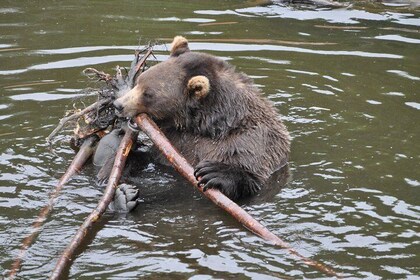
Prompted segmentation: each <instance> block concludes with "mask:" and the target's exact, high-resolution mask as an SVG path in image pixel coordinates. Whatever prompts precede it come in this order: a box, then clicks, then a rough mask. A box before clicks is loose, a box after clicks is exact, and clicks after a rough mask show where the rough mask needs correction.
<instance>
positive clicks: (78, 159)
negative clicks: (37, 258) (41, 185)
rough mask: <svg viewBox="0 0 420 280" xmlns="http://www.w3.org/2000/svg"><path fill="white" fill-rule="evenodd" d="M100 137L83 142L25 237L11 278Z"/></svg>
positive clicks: (10, 274)
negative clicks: (65, 187) (64, 187)
mask: <svg viewBox="0 0 420 280" xmlns="http://www.w3.org/2000/svg"><path fill="white" fill-rule="evenodd" d="M98 139H99V138H98V137H97V136H96V135H92V136H91V137H89V138H87V139H86V140H85V141H84V142H83V144H82V146H81V147H80V149H79V151H78V152H77V154H76V156H75V157H74V159H73V161H72V162H71V164H70V166H69V168H67V171H66V173H64V175H63V176H62V177H61V178H60V180H59V181H58V184H57V186H56V187H55V189H54V190H53V192H52V193H51V194H50V198H49V200H48V203H47V205H45V206H44V207H43V208H42V209H41V211H39V214H38V217H37V218H36V220H35V221H34V223H33V224H32V232H31V233H30V234H29V235H28V236H26V237H25V238H24V239H23V241H22V246H21V248H20V251H19V254H18V256H17V257H16V259H15V260H14V262H13V264H12V267H11V270H10V273H9V279H13V278H14V277H15V276H16V274H17V273H18V271H19V270H20V267H21V265H22V260H23V259H24V257H25V255H26V251H27V250H28V248H29V247H30V246H31V245H32V243H33V241H34V240H35V238H36V237H37V235H38V234H39V232H40V229H41V226H42V224H43V223H44V222H45V220H46V219H47V217H48V215H49V214H50V212H51V210H52V208H53V205H54V201H55V199H56V198H57V196H58V194H59V193H60V191H61V189H62V188H63V186H64V184H66V183H67V182H68V181H69V179H70V178H71V177H72V176H73V175H74V174H75V173H77V172H79V171H80V169H81V168H82V167H83V165H84V164H85V162H86V161H87V159H88V158H89V157H90V156H91V155H92V154H93V151H94V150H95V146H96V143H97V141H98Z"/></svg>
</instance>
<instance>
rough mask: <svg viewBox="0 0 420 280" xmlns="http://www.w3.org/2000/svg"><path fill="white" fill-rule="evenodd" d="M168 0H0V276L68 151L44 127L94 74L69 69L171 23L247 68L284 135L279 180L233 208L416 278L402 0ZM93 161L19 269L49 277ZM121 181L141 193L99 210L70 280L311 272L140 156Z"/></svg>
mask: <svg viewBox="0 0 420 280" xmlns="http://www.w3.org/2000/svg"><path fill="white" fill-rule="evenodd" d="M180 3H181V2H168V1H141V2H140V1H89V2H86V1H72V2H51V1H2V3H1V4H0V29H1V32H0V77H1V79H0V93H1V94H0V122H1V124H2V125H1V128H0V136H1V145H0V154H1V156H0V171H1V174H0V256H1V258H0V274H1V275H6V274H7V273H8V271H9V269H10V267H11V264H12V261H13V259H14V258H15V257H16V256H17V254H18V252H19V248H20V244H21V241H22V239H23V238H24V237H25V236H26V235H27V234H28V233H30V232H31V224H32V222H33V220H34V219H35V217H36V216H37V214H38V211H39V210H40V209H41V208H42V207H43V206H44V205H45V204H46V203H47V200H48V194H49V193H50V192H51V190H52V189H53V188H54V186H55V184H56V183H57V180H58V178H59V177H60V176H61V175H62V174H63V173H64V171H65V170H66V167H67V166H68V164H69V162H70V161H71V159H72V157H73V155H74V152H73V151H72V150H71V149H70V147H69V145H68V142H67V141H68V138H69V137H68V136H61V137H60V138H59V139H58V141H57V142H56V143H55V146H54V147H55V152H56V154H57V155H56V156H55V155H53V154H51V153H50V152H49V150H48V146H47V145H46V143H45V137H46V136H47V135H48V134H49V133H50V132H51V131H52V129H53V128H54V127H55V125H56V124H57V122H58V120H59V119H60V117H62V116H63V114H64V113H65V111H66V110H69V109H72V108H73V103H74V102H75V100H76V98H77V97H79V96H80V90H82V89H84V88H86V87H96V86H97V84H96V83H94V82H91V81H88V80H87V78H86V77H84V76H83V75H81V72H82V70H83V69H84V68H86V67H96V68H98V69H101V70H104V71H106V72H112V71H113V69H114V68H115V66H116V65H122V66H128V65H129V62H130V60H131V59H132V53H133V50H135V49H136V48H137V47H138V45H139V44H140V45H141V44H146V43H147V42H148V41H153V42H158V43H160V44H161V45H160V46H158V47H157V48H156V54H157V59H158V60H164V59H166V57H167V55H168V52H167V51H166V49H167V47H168V46H167V45H164V43H168V42H170V40H171V38H172V37H173V36H175V35H183V36H186V37H187V38H188V39H190V41H191V44H190V46H191V49H193V50H195V51H203V52H207V53H211V54H214V55H217V56H220V57H222V58H224V59H226V60H228V61H229V62H230V63H232V64H234V65H235V66H236V67H237V69H238V70H239V71H243V72H245V73H247V74H248V75H250V76H251V77H252V78H253V79H254V81H255V83H256V84H257V85H258V86H259V87H260V88H261V89H262V90H263V91H264V92H265V94H266V96H267V97H268V98H269V99H271V100H272V101H273V102H274V103H275V104H276V106H277V108H278V109H279V111H280V112H281V114H282V115H283V116H284V120H285V123H286V124H287V126H288V128H289V130H290V132H291V134H292V136H293V148H292V158H291V161H290V169H291V172H292V174H293V175H292V179H291V181H290V182H289V183H288V184H287V185H286V186H284V187H283V188H281V189H278V188H276V186H273V188H274V190H275V192H274V194H273V193H265V194H264V193H262V194H261V195H260V196H258V197H256V198H255V199H254V200H251V201H249V202H246V203H244V204H243V205H242V206H243V207H244V208H245V209H246V210H247V211H249V212H250V213H251V214H252V215H253V216H254V217H256V218H257V219H258V220H260V221H262V222H263V224H264V225H266V226H267V227H268V228H269V229H270V230H272V231H273V232H274V233H276V234H278V235H279V236H281V237H282V238H283V239H284V240H285V241H287V242H289V243H290V244H291V245H292V246H293V247H294V248H295V249H297V250H298V251H299V252H300V253H302V254H303V255H305V256H307V257H310V258H313V259H315V260H318V261H321V262H324V263H326V264H328V265H330V266H332V267H334V268H335V269H336V270H337V271H339V272H341V273H343V275H345V276H349V277H352V278H360V279H363V278H365V279H381V278H386V279H390V278H399V279H405V278H410V279H414V278H418V276H419V274H420V271H419V265H418V264H419V263H420V258H419V218H420V205H419V187H420V171H419V158H420V155H419V151H420V144H419V143H420V142H419V136H420V131H419V130H420V129H419V125H418V123H419V120H420V97H419V85H420V68H419V65H420V61H419V57H420V52H419V44H420V35H419V30H420V17H419V15H420V13H419V10H418V8H416V7H415V6H414V5H410V4H405V3H404V2H398V3H386V4H379V3H376V4H373V3H369V2H365V3H356V4H354V5H352V6H351V7H345V8H337V9H330V8H326V7H318V8H315V7H311V6H305V7H299V6H295V5H294V6H285V5H281V4H279V3H277V4H269V5H265V6H264V5H263V6H257V4H254V3H252V2H251V1H250V2H244V1H197V2H182V4H180ZM411 3H413V2H411ZM92 98H93V97H92ZM93 99H94V98H93ZM93 99H90V101H93ZM88 101H89V98H88ZM79 106H80V104H79ZM69 133H70V132H69ZM67 135H70V134H67ZM93 176H94V171H93V169H92V168H91V167H90V166H87V168H86V169H84V170H83V172H81V173H80V174H79V175H77V176H76V177H75V178H74V179H73V180H72V181H71V182H70V183H68V184H67V185H66V187H65V188H64V189H63V191H62V195H61V196H60V197H59V199H58V200H57V202H56V206H55V208H54V211H53V213H52V215H51V216H50V217H49V219H48V220H47V222H46V223H45V225H44V226H43V228H42V231H41V234H40V235H39V236H38V238H37V239H36V241H35V243H34V244H33V245H32V246H31V247H30V248H29V250H28V252H27V255H26V257H25V259H24V262H23V266H22V269H21V271H20V273H19V274H18V275H19V276H20V278H21V279H45V278H46V277H47V275H49V274H50V272H51V270H52V269H53V267H54V265H55V263H56V261H57V258H58V255H59V254H60V253H61V251H62V250H63V249H64V248H65V246H66V245H67V244H68V242H69V241H70V239H71V237H72V236H73V234H74V233H75V231H76V230H77V228H78V226H79V225H80V224H81V223H82V221H83V219H84V218H85V217H86V216H87V215H88V214H89V213H90V211H91V210H92V209H93V208H94V207H95V206H96V203H97V201H98V199H99V198H100V196H101V193H102V190H101V189H100V188H98V187H96V186H95V182H94V179H93ZM137 180H138V182H139V184H141V185H142V186H143V187H144V188H146V189H147V191H145V193H144V196H145V198H144V202H143V203H141V204H140V206H139V207H138V209H137V210H136V211H135V212H134V213H131V214H128V215H114V214H112V213H109V214H107V215H106V217H105V218H104V220H103V222H101V223H100V224H99V225H98V226H97V228H96V230H97V231H98V233H97V235H96V236H95V237H94V238H93V240H92V241H91V243H90V244H89V245H88V246H87V247H86V248H84V250H83V252H82V253H81V254H80V255H79V256H78V258H77V259H76V260H75V262H74V264H73V267H72V269H71V271H70V278H72V279H91V278H107V279H138V278H140V277H144V278H146V279H147V278H150V279H156V278H157V277H164V278H171V279H213V278H214V279H220V278H222V279H227V278H233V279H277V278H285V277H292V278H321V277H324V275H322V274H321V273H320V272H317V271H314V270H313V269H311V268H309V267H306V266H305V265H304V264H302V263H301V262H299V261H297V260H295V259H294V258H293V257H291V256H290V255H288V254H287V253H286V252H285V251H284V250H279V249H276V248H273V247H271V246H269V245H267V244H265V243H264V242H263V241H261V240H260V239H259V238H257V237H255V236H253V235H252V234H251V233H249V232H248V231H246V230H245V229H244V228H242V227H241V226H240V225H239V224H238V223H237V222H235V221H234V220H233V219H232V218H231V217H229V216H228V215H227V214H225V213H224V212H223V211H221V210H219V209H218V208H216V207H215V206H213V205H212V204H211V203H210V202H208V201H207V200H206V199H205V198H202V197H201V195H200V194H199V193H198V192H195V191H194V190H193V189H192V188H191V187H190V186H189V185H188V184H187V183H186V182H185V181H183V179H182V178H181V177H179V176H177V175H176V174H174V173H173V172H171V171H170V170H165V169H160V168H158V167H157V166H156V165H154V164H153V163H151V164H150V165H149V166H148V168H147V169H146V170H143V172H142V174H141V177H140V178H138V179H137ZM153 191H155V193H153Z"/></svg>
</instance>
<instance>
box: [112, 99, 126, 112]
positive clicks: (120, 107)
mask: <svg viewBox="0 0 420 280" xmlns="http://www.w3.org/2000/svg"><path fill="white" fill-rule="evenodd" d="M114 107H115V110H117V112H119V113H121V112H122V110H123V109H124V106H123V105H122V103H121V102H120V101H118V100H115V101H114Z"/></svg>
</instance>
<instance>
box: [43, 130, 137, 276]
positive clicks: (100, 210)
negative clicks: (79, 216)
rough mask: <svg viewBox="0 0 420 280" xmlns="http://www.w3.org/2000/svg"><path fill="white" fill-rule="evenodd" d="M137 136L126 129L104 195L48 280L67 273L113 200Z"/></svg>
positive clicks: (134, 132)
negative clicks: (89, 232)
mask: <svg viewBox="0 0 420 280" xmlns="http://www.w3.org/2000/svg"><path fill="white" fill-rule="evenodd" d="M137 135H138V131H135V130H132V129H131V128H128V129H126V133H125V135H124V137H123V139H122V140H121V143H120V146H119V148H118V151H117V155H116V156H115V161H114V166H113V167H112V171H111V175H110V177H109V181H108V184H107V187H106V189H105V192H104V195H103V196H102V198H101V200H100V201H99V203H98V205H97V206H96V208H95V209H93V211H92V212H91V213H90V215H89V216H88V217H87V218H86V219H85V221H84V222H83V224H82V225H81V226H80V228H79V229H78V230H77V232H76V234H75V236H74V237H73V239H72V241H71V242H70V244H69V245H68V246H67V248H66V249H65V250H64V251H63V253H62V254H61V256H60V258H59V259H58V262H57V264H56V266H55V268H54V270H53V272H52V274H51V276H50V279H60V278H61V277H62V276H63V274H64V273H65V272H67V271H68V269H69V268H70V266H71V264H72V263H73V258H74V256H75V252H76V249H77V248H78V247H79V246H80V244H82V242H83V241H84V239H85V237H86V234H87V232H88V231H89V230H90V228H91V227H92V226H93V224H94V223H95V222H96V221H98V220H99V219H100V218H101V217H102V215H103V214H104V212H105V210H106V209H107V207H108V206H109V204H110V203H111V201H112V199H113V198H114V194H115V190H116V188H117V187H118V181H119V180H120V178H121V174H122V171H123V169H124V166H125V162H126V159H127V156H128V154H129V153H130V150H131V147H132V145H133V143H134V142H135V141H136V139H137Z"/></svg>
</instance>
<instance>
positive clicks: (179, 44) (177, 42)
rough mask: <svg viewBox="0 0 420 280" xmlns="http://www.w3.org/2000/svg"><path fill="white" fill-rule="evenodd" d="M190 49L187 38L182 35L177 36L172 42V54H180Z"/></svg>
mask: <svg viewBox="0 0 420 280" xmlns="http://www.w3.org/2000/svg"><path fill="white" fill-rule="evenodd" d="M189 51H190V48H189V47H188V41H187V39H185V38H184V37H182V36H176V37H175V38H174V40H173V41H172V44H171V56H178V55H181V54H183V53H185V52H189Z"/></svg>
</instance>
